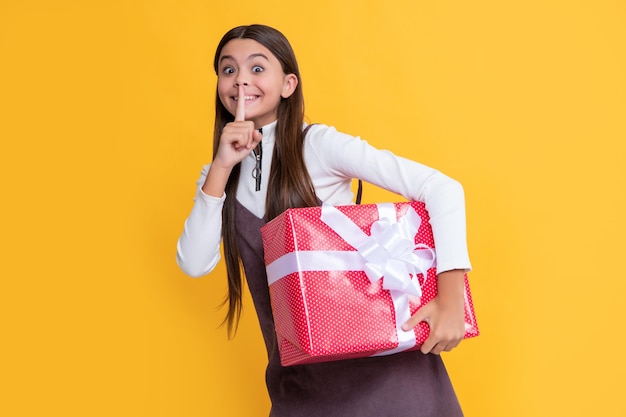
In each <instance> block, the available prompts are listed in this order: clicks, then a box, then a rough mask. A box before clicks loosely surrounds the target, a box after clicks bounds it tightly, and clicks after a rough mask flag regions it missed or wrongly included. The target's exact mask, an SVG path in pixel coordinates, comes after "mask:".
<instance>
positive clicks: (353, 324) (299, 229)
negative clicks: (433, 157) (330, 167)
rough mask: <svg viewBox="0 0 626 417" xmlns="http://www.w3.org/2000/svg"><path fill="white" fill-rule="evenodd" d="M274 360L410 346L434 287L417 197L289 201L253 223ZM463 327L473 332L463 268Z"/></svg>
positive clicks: (423, 328)
mask: <svg viewBox="0 0 626 417" xmlns="http://www.w3.org/2000/svg"><path fill="white" fill-rule="evenodd" d="M261 231H262V234H263V244H264V248H265V263H266V266H267V275H268V281H269V290H270V296H271V299H272V310H273V314H274V322H275V326H276V333H277V338H278V344H279V351H280V354H281V362H282V364H283V365H294V364H302V363H313V362H323V361H330V360H340V359H347V358H355V357H365V356H373V355H386V354H392V353H396V352H401V351H405V350H413V349H419V347H420V346H421V344H422V343H423V342H424V341H425V340H426V338H427V337H428V332H429V328H428V325H427V324H426V323H420V324H419V325H418V326H416V327H415V328H414V329H411V330H410V331H404V330H402V329H401V328H400V326H401V325H402V324H403V323H404V322H406V320H408V319H409V317H411V315H412V314H414V313H415V312H416V311H417V310H418V309H419V308H420V307H421V306H423V305H425V304H426V303H428V302H429V301H431V300H432V299H433V298H434V297H435V295H436V293H437V277H436V273H435V266H436V257H435V253H436V252H435V250H434V242H433V238H432V230H431V228H430V224H429V223H428V213H427V212H426V210H425V208H424V205H423V204H422V203H417V202H411V203H396V204H391V203H386V204H378V205H374V204H370V205H353V206H340V207H332V206H323V207H311V208H304V209H289V210H287V211H285V213H283V214H281V215H280V216H278V217H277V218H275V219H274V220H272V221H271V222H269V223H268V224H267V225H265V226H264V227H263V229H262V230H261ZM465 322H466V324H465V337H472V336H476V335H478V328H477V326H476V320H475V316H474V310H473V306H472V300H471V295H470V293H469V287H468V283H467V276H465Z"/></svg>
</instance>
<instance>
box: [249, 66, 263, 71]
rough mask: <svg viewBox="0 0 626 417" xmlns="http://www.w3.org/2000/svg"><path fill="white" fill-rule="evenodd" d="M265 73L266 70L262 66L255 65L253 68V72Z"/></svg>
mask: <svg viewBox="0 0 626 417" xmlns="http://www.w3.org/2000/svg"><path fill="white" fill-rule="evenodd" d="M263 71H264V69H263V67H262V66H260V65H255V66H254V67H252V72H263Z"/></svg>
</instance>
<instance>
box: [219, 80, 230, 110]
mask: <svg viewBox="0 0 626 417" xmlns="http://www.w3.org/2000/svg"><path fill="white" fill-rule="evenodd" d="M217 96H218V97H219V98H220V101H221V102H222V104H223V105H224V106H228V102H229V100H228V99H229V93H228V88H226V86H224V85H223V83H219V82H218V83H217Z"/></svg>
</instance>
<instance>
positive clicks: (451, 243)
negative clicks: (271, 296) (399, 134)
mask: <svg viewBox="0 0 626 417" xmlns="http://www.w3.org/2000/svg"><path fill="white" fill-rule="evenodd" d="M275 127H276V122H272V123H270V124H269V125H267V126H264V127H263V139H262V146H263V158H262V161H261V162H262V165H261V169H262V173H263V175H262V176H261V189H260V191H255V186H256V180H255V178H253V176H252V171H253V169H254V168H255V164H256V160H255V157H254V155H252V153H251V154H250V156H248V157H246V158H245V159H244V160H243V161H241V174H240V177H239V186H238V189H237V200H238V201H239V202H240V203H241V204H242V205H243V206H245V207H246V208H247V209H248V210H250V211H251V212H252V213H254V214H255V215H256V216H257V217H259V218H261V217H263V216H264V215H265V199H266V194H267V185H268V178H269V174H268V173H269V171H270V164H271V156H272V154H273V150H274V140H275V136H274V133H275ZM304 161H305V164H306V167H307V169H308V171H309V175H310V176H311V180H312V181H313V185H314V187H315V192H316V195H317V196H318V198H319V199H320V200H321V201H323V202H325V203H328V204H332V205H346V204H351V203H352V199H353V197H354V195H353V193H352V188H351V184H352V180H353V179H354V178H360V179H362V180H363V181H366V182H368V183H372V184H375V185H377V186H379V187H381V188H384V189H387V190H389V191H392V192H395V193H397V194H399V195H401V196H403V197H404V198H406V199H408V200H411V201H421V202H423V203H425V205H426V209H427V210H428V212H429V215H430V223H431V226H432V229H433V237H434V240H435V247H436V253H437V273H441V272H444V271H448V270H452V269H465V270H469V269H470V268H471V265H470V261H469V256H468V250H467V243H466V223H465V199H464V193H463V187H462V186H461V184H460V183H459V182H457V181H455V180H453V179H451V178H449V177H447V176H445V175H444V174H442V173H441V172H439V171H437V170H435V169H433V168H430V167H427V166H425V165H422V164H419V163H417V162H414V161H411V160H408V159H406V158H402V157H399V156H396V155H394V154H393V153H391V152H389V151H386V150H379V149H376V148H374V147H372V146H371V145H369V144H368V143H367V142H366V141H364V140H362V139H360V138H358V137H353V136H350V135H347V134H344V133H340V132H338V131H337V130H336V129H335V128H334V127H330V126H325V125H319V124H316V125H313V126H311V128H310V129H309V131H308V133H307V135H306V139H305V143H304ZM208 169H209V165H206V166H204V167H203V169H202V172H201V174H200V178H199V179H198V181H197V191H196V197H195V201H194V205H193V208H192V210H191V213H190V215H189V217H188V218H187V220H186V221H185V224H184V229H183V233H182V235H181V236H180V238H179V240H178V245H177V255H176V260H177V262H178V265H179V266H180V268H181V269H182V271H183V272H185V273H186V274H188V275H190V276H192V277H200V276H203V275H206V274H208V273H209V272H211V271H212V270H213V268H215V266H216V265H217V263H218V262H219V260H220V242H221V232H222V207H223V205H224V199H225V198H226V196H225V195H223V196H222V197H221V198H217V197H212V196H209V195H207V194H205V193H203V192H202V185H203V184H204V181H205V179H206V176H207V173H208Z"/></svg>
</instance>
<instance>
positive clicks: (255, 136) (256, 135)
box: [248, 129, 263, 149]
mask: <svg viewBox="0 0 626 417" xmlns="http://www.w3.org/2000/svg"><path fill="white" fill-rule="evenodd" d="M262 139H263V134H262V133H261V132H259V131H258V130H256V129H254V130H253V131H252V142H250V143H249V144H248V148H249V149H252V148H256V147H257V145H258V144H259V142H261V140H262Z"/></svg>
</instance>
